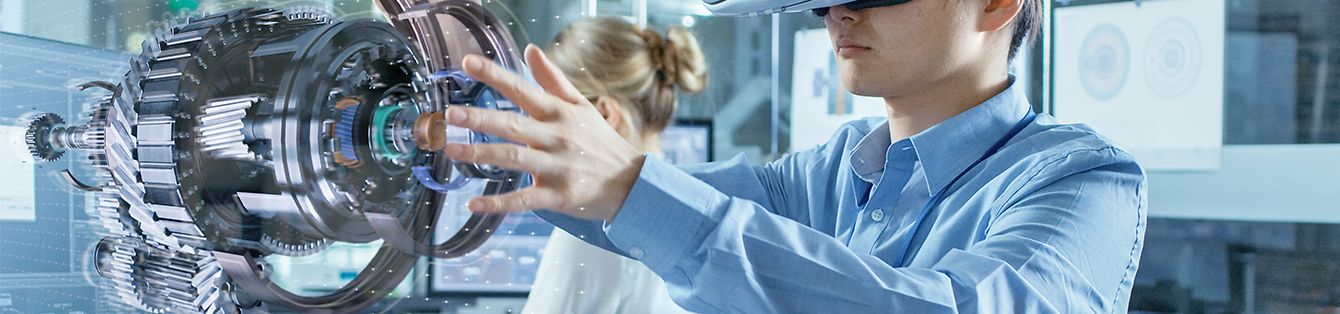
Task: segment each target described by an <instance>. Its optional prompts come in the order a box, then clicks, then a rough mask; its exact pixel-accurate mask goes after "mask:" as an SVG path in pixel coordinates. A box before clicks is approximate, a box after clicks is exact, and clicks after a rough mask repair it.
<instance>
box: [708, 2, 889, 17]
mask: <svg viewBox="0 0 1340 314" xmlns="http://www.w3.org/2000/svg"><path fill="white" fill-rule="evenodd" d="M908 1H910V0H703V4H705V5H707V9H708V10H711V11H712V13H715V14H717V15H763V14H774V13H786V12H801V11H809V10H815V13H816V14H819V15H820V16H822V15H824V14H827V13H828V8H829V7H833V6H838V5H846V6H847V8H850V9H853V10H860V9H866V8H873V7H881V6H889V5H896V4H901V3H905V2H908Z"/></svg>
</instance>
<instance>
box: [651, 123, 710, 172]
mask: <svg viewBox="0 0 1340 314" xmlns="http://www.w3.org/2000/svg"><path fill="white" fill-rule="evenodd" d="M661 150H662V151H664V152H665V159H666V160H668V161H670V163H673V164H692V163H705V162H709V161H711V160H712V121H709V120H679V121H676V122H675V124H673V125H670V126H669V127H667V128H665V131H664V132H662V133H661Z"/></svg>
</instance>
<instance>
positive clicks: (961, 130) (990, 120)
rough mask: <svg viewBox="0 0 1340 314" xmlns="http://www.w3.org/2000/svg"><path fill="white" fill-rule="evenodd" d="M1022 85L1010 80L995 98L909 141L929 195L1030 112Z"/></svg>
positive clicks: (980, 155)
mask: <svg viewBox="0 0 1340 314" xmlns="http://www.w3.org/2000/svg"><path fill="white" fill-rule="evenodd" d="M1023 85H1024V84H1023V83H1020V82H1019V81H1018V80H1015V79H1014V76H1010V87H1008V88H1006V89H1005V90H1004V91H1002V92H1000V93H999V94H996V96H994V97H991V99H987V100H986V102H983V103H981V104H979V105H977V106H974V107H972V108H971V109H968V111H964V112H962V113H959V114H958V115H956V116H954V117H952V118H949V120H945V121H943V122H940V123H939V124H936V125H935V126H932V127H931V128H930V129H926V130H925V131H922V132H921V133H919V134H917V135H913V136H912V137H911V140H912V146H913V147H914V148H915V149H916V151H917V157H918V158H919V159H920V160H921V166H922V169H923V171H925V173H926V184H927V185H928V186H927V187H928V188H929V191H931V193H936V192H939V191H940V190H941V189H944V187H945V186H946V185H949V184H950V183H951V182H950V181H953V180H954V178H955V177H957V176H958V175H959V174H960V173H962V172H963V171H965V170H967V169H966V168H968V166H970V165H972V163H973V162H976V161H977V158H980V157H982V155H983V154H985V153H986V151H987V150H988V149H991V145H993V144H995V143H996V142H997V141H999V140H1000V139H1001V137H1004V136H1006V134H1005V133H1007V132H1009V131H1010V129H1013V128H1014V126H1015V125H1017V124H1019V121H1021V120H1023V119H1024V116H1027V115H1028V111H1030V110H1033V108H1032V106H1031V105H1029V104H1028V98H1027V97H1026V95H1025V94H1024V86H1023ZM884 136H888V134H884Z"/></svg>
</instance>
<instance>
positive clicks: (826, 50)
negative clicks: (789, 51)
mask: <svg viewBox="0 0 1340 314" xmlns="http://www.w3.org/2000/svg"><path fill="white" fill-rule="evenodd" d="M795 49H796V50H795V67H794V68H793V71H792V72H791V73H793V74H792V75H793V77H794V78H793V79H792V80H791V84H792V85H791V151H803V150H806V149H810V148H812V147H814V146H818V145H819V144H823V143H824V142H827V141H828V139H829V138H830V137H832V136H833V132H836V131H837V129H838V127H840V126H842V124H843V123H846V122H848V121H851V120H855V119H859V118H863V117H870V116H881V117H882V116H884V115H886V112H885V110H884V100H883V99H879V98H873V97H862V96H856V95H852V94H851V92H848V91H847V88H845V87H842V81H841V80H839V79H838V76H837V70H838V69H837V59H836V58H837V57H836V56H835V55H834V54H833V43H832V42H831V41H830V40H829V39H828V30H826V29H812V30H805V31H799V32H796V48H795Z"/></svg>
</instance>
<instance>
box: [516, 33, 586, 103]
mask: <svg viewBox="0 0 1340 314" xmlns="http://www.w3.org/2000/svg"><path fill="white" fill-rule="evenodd" d="M526 64H529V65H530V73H531V75H532V76H534V77H535V82H537V83H540V87H543V88H544V90H545V91H547V92H549V94H552V95H554V96H558V98H560V99H563V100H566V101H567V102H570V103H578V104H580V103H583V102H586V101H587V100H586V97H585V96H582V93H581V92H579V91H577V87H576V86H572V82H571V81H568V77H567V75H564V74H563V70H561V69H559V68H558V66H557V65H554V63H553V62H550V61H549V57H548V56H545V55H544V51H543V50H540V47H536V46H535V45H534V44H531V45H528V46H526Z"/></svg>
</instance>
